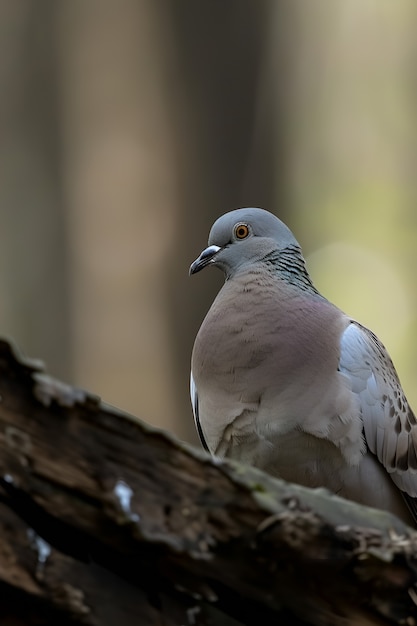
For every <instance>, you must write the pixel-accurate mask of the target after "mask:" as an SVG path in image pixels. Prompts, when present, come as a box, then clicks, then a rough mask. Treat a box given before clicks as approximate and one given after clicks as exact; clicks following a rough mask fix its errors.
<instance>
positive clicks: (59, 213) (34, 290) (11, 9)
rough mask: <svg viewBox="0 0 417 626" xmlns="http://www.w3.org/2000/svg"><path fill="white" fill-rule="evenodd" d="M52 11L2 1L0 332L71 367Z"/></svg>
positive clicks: (66, 369)
mask: <svg viewBox="0 0 417 626" xmlns="http://www.w3.org/2000/svg"><path fill="white" fill-rule="evenodd" d="M56 10H57V5H56V3H55V2H53V1H52V0H40V1H39V2H36V3H34V2H31V1H30V0H21V1H19V2H13V1H11V2H7V1H6V2H1V3H0V32H1V36H0V92H1V98H0V137H1V140H0V215H1V228H0V321H1V332H2V333H3V334H5V333H7V334H9V335H12V336H14V337H16V338H18V339H19V343H20V344H21V345H22V346H24V347H25V349H26V350H28V351H30V352H32V353H34V354H42V356H43V357H44V358H45V359H47V361H48V362H49V364H50V366H51V367H53V369H54V371H55V372H57V374H58V375H59V376H62V377H65V378H68V377H69V376H70V373H71V367H72V362H71V352H72V351H71V348H72V342H71V337H70V332H69V330H70V312H69V307H68V280H67V278H68V274H67V262H68V256H67V246H66V237H65V227H66V209H67V206H66V202H65V194H64V193H63V189H62V160H61V157H62V151H61V149H62V146H61V142H60V120H59V106H58V103H59V89H58V83H57V71H58V65H59V64H58V60H57V46H56Z"/></svg>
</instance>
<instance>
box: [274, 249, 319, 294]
mask: <svg viewBox="0 0 417 626" xmlns="http://www.w3.org/2000/svg"><path fill="white" fill-rule="evenodd" d="M262 261H263V262H264V263H266V264H267V266H268V268H269V269H270V271H272V272H274V273H275V272H278V274H279V276H280V278H282V279H284V280H285V281H286V282H288V283H289V284H290V285H294V286H295V287H299V288H300V289H302V290H303V291H308V292H310V293H314V294H318V295H320V293H319V292H318V291H317V289H316V288H315V286H314V285H313V282H312V280H311V278H310V275H309V273H308V272H307V269H306V265H305V261H304V258H303V255H302V254H301V249H300V248H299V247H298V246H294V245H290V246H288V247H287V248H285V249H284V250H274V251H273V252H270V253H269V254H267V255H266V256H265V257H264V258H263V259H262Z"/></svg>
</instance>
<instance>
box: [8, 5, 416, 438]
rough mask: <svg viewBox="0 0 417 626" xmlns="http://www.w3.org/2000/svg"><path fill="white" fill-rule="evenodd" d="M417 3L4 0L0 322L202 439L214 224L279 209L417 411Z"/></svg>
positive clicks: (51, 367) (59, 369)
mask: <svg viewBox="0 0 417 626" xmlns="http://www.w3.org/2000/svg"><path fill="white" fill-rule="evenodd" d="M416 24H417V4H416V3H415V2H412V0H397V1H396V2H392V0H350V2H344V1H343V0H315V2H306V1H305V0H257V1H256V2H254V1H253V0H228V1H227V2H226V1H225V0H198V1H196V0H89V1H88V2H86V1H85V0H67V1H65V0H37V1H36V2H34V1H33V0H2V1H1V2H0V32H1V37H0V47H1V48H0V90H1V98H0V211H1V222H0V333H1V334H2V335H5V336H8V337H12V338H14V340H15V341H16V343H17V344H18V346H19V347H20V348H21V349H22V350H23V351H24V352H25V353H26V354H27V355H29V356H31V357H38V358H41V359H42V360H44V361H45V362H46V365H47V369H48V371H49V373H51V374H52V375H54V376H56V377H59V378H62V379H64V380H66V381H68V382H70V383H72V384H75V385H78V386H81V387H83V388H85V389H88V390H90V391H91V392H94V393H96V394H98V395H100V396H101V397H102V398H103V399H104V400H106V401H107V402H109V403H111V404H114V405H117V406H118V407H120V408H121V409H124V410H127V411H129V412H131V413H133V414H135V415H137V416H138V417H140V418H142V419H144V420H146V421H148V422H151V423H153V424H155V425H157V426H160V427H162V428H165V429H167V430H169V431H172V432H174V433H175V434H177V435H178V436H180V437H181V438H184V439H186V440H188V441H192V442H196V437H195V434H194V425H193V420H192V415H191V408H190V404H189V399H188V380H189V360H190V353H191V349H192V344H193V341H194V337H195V334H196V332H197V330H198V327H199V325H200V323H201V321H202V319H203V317H204V315H205V313H206V311H207V309H208V308H209V305H210V304H211V302H212V300H213V297H214V295H215V293H216V292H217V290H218V289H219V287H220V286H221V284H222V280H223V279H222V276H221V274H220V272H216V271H214V270H209V271H207V272H204V273H202V274H198V275H197V276H195V277H193V278H189V277H188V267H189V265H190V263H191V261H193V260H194V258H195V257H196V256H197V255H198V254H199V253H200V251H201V250H202V249H203V247H205V245H206V242H207V235H208V231H209V228H210V226H211V224H212V222H213V221H214V220H215V219H216V218H217V217H218V216H219V215H220V214H222V213H224V212H225V211H227V210H230V209H233V208H237V207H239V206H260V207H264V208H267V209H269V210H271V211H273V212H275V213H276V215H278V216H279V217H280V218H281V219H283V220H284V221H285V222H286V223H287V224H288V225H289V226H290V227H291V229H292V230H293V231H294V232H295V234H296V237H297V238H298V240H299V241H300V243H301V244H302V246H303V249H304V252H305V255H306V257H307V262H308V266H309V268H310V271H311V273H312V276H313V279H314V280H315V283H316V285H317V286H318V288H319V289H321V290H322V291H323V292H324V294H325V295H326V296H327V297H328V298H329V299H331V300H333V301H334V302H335V303H336V304H338V305H339V306H340V307H341V308H342V309H344V310H345V311H346V312H348V313H350V314H351V315H352V316H354V317H356V318H358V319H359V320H360V321H361V322H362V323H364V324H365V325H367V326H369V327H370V328H372V329H373V330H374V331H375V332H376V333H377V334H378V335H379V336H380V338H381V340H382V341H383V342H384V343H385V345H386V346H387V348H388V350H389V352H390V353H391V356H392V357H393V360H394V362H395V364H396V366H397V369H398V371H399V374H400V377H401V380H402V382H403V385H404V387H405V390H406V392H407V395H408V397H409V399H410V400H411V402H412V404H413V405H414V409H415V410H416V409H417V386H416V384H415V382H416V377H417V314H416V310H417V308H416V304H417V302H416V301H417V285H416V269H417V208H416V194H417V182H416V173H417V117H416V110H417V89H416V66H417V36H416V35H417V33H416V30H417V26H416Z"/></svg>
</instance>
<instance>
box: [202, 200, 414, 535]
mask: <svg viewBox="0 0 417 626" xmlns="http://www.w3.org/2000/svg"><path fill="white" fill-rule="evenodd" d="M208 243H209V247H208V248H206V249H205V250H204V251H203V252H202V253H201V255H200V256H199V257H198V259H196V261H194V263H193V264H192V265H191V268H190V273H196V272H198V271H199V270H200V269H202V268H203V267H206V266H208V265H214V266H215V267H219V268H220V269H221V270H223V272H224V274H225V277H226V281H225V283H224V285H223V287H222V289H221V290H220V291H219V293H218V295H217V297H216V299H215V301H214V302H213V305H212V306H211V308H210V310H209V312H208V314H207V316H206V318H205V320H204V321H203V323H202V325H201V328H200V330H199V332H198V335H197V337H196V341H195V344H194V349H193V355H192V365H191V372H192V373H191V397H192V404H193V410H194V416H195V420H196V425H197V428H198V432H199V435H200V438H201V440H202V442H203V444H204V445H205V446H206V448H207V449H208V450H209V451H210V452H211V453H212V454H214V455H216V456H219V457H230V458H235V459H240V460H243V461H246V462H249V463H251V464H253V465H256V466H258V467H260V468H262V469H265V470H266V471H269V472H270V473H272V474H275V475H278V476H280V477H282V478H284V479H286V480H290V481H293V482H297V483H300V484H304V485H307V486H311V487H319V486H324V487H327V488H329V489H330V490H332V491H334V492H335V493H338V494H340V495H342V496H345V497H347V498H350V499H353V500H356V501H358V502H362V503H364V504H368V505H370V506H376V507H379V508H386V509H388V510H391V511H392V512H394V513H396V514H397V515H399V516H400V517H402V518H403V519H404V520H405V521H407V522H409V523H410V522H411V520H412V518H411V515H410V513H409V510H408V509H407V507H406V506H405V504H404V500H403V498H402V497H401V495H403V496H404V498H405V500H406V501H407V504H408V506H409V509H410V510H411V512H412V514H413V515H414V517H415V519H417V500H416V497H417V452H416V451H417V421H416V418H415V417H414V414H413V412H412V411H411V409H410V407H409V405H408V403H407V400H406V398H405V396H404V392H403V390H402V388H401V385H400V383H399V380H398V376H397V374H396V371H395V368H394V366H393V364H392V362H391V359H390V358H389V356H388V354H387V352H386V350H385V348H384V346H383V345H382V344H381V343H380V342H379V340H378V339H377V337H375V335H373V333H371V331H369V330H368V329H366V328H364V327H363V326H361V325H360V324H358V323H357V322H356V321H354V320H352V319H351V318H349V317H348V316H346V315H345V314H344V313H343V312H342V311H340V309H338V308H337V307H335V306H334V305H333V304H331V303H330V302H328V300H326V299H325V298H324V297H322V296H321V295H320V294H319V293H318V291H317V290H316V289H315V287H314V285H313V284H312V282H311V279H310V277H309V275H308V273H307V270H306V268H305V264H304V259H303V257H302V253H301V248H300V246H299V244H298V242H297V241H296V239H295V238H294V236H293V234H292V233H291V231H290V230H289V229H288V228H287V226H285V224H283V222H281V221H280V220H279V219H278V218H276V217H275V216H274V215H272V214H271V213H268V212H267V211H264V210H262V209H238V210H236V211H231V212H229V213H226V214H225V215H223V216H222V217H220V218H219V219H218V220H217V221H216V222H215V223H214V225H213V227H212V229H211V231H210V235H209V242H208ZM391 479H392V480H391Z"/></svg>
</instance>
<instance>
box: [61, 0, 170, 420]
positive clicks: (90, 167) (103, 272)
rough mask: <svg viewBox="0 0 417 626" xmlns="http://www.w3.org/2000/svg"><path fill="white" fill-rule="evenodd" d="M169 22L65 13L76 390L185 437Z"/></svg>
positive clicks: (108, 10) (92, 10)
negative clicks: (179, 400) (180, 419)
mask: <svg viewBox="0 0 417 626" xmlns="http://www.w3.org/2000/svg"><path fill="white" fill-rule="evenodd" d="M164 21H165V17H164V12H163V11H161V7H160V5H159V3H155V2H154V1H153V0H140V1H139V2H138V1H136V0H122V1H121V2H114V1H113V0H100V1H99V2H97V1H96V2H94V1H93V2H87V3H86V2H84V1H83V0H75V1H74V2H67V3H62V4H61V29H60V40H61V43H62V46H61V53H62V92H63V93H62V96H63V97H62V102H63V126H64V143H65V146H64V152H65V155H66V161H65V165H66V168H65V171H66V180H65V185H66V191H67V195H68V205H69V207H68V211H69V212H68V232H69V240H70V249H71V259H72V265H71V317H72V323H73V338H74V367H75V372H76V380H77V381H79V382H81V381H82V382H83V384H84V385H88V386H89V387H90V388H92V389H96V390H102V389H105V390H106V394H107V397H109V398H111V399H112V402H114V403H115V404H116V403H118V404H123V406H124V408H125V409H127V410H130V411H132V412H133V411H135V412H136V413H138V412H139V413H142V412H143V414H145V415H148V416H149V419H150V421H153V422H157V423H159V424H160V425H161V426H165V427H168V426H169V427H170V428H171V429H173V430H178V423H177V422H176V417H175V416H176V415H178V412H177V411H176V410H175V408H174V407H175V394H174V391H173V387H174V375H173V373H172V371H171V370H170V363H169V359H168V358H167V354H169V353H170V351H171V345H172V339H171V335H170V328H169V325H168V321H167V311H166V308H165V292H166V284H165V279H164V274H165V267H166V264H169V263H170V262H171V261H170V259H169V256H170V250H171V246H172V242H173V241H174V237H175V232H176V230H175V221H176V209H175V195H176V182H175V161H174V156H173V152H172V129H171V127H170V106H171V104H170V103H171V102H172V94H171V90H172V85H171V82H170V81H171V80H172V76H170V75H169V73H168V70H167V67H168V59H169V55H170V53H171V46H170V32H169V29H168V28H167V27H166V26H165V23H164ZM164 416H165V417H164ZM161 420H162V421H161ZM166 420H169V422H168V421H166Z"/></svg>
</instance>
